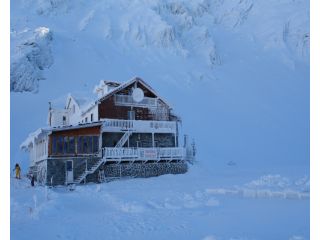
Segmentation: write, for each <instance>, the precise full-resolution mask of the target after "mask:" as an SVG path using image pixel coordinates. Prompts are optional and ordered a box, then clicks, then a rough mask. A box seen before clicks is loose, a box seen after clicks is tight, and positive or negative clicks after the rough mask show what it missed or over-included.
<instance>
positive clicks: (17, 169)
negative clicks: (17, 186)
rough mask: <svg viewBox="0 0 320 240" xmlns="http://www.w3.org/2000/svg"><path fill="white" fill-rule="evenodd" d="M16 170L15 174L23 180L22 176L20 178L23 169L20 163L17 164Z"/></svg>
mask: <svg viewBox="0 0 320 240" xmlns="http://www.w3.org/2000/svg"><path fill="white" fill-rule="evenodd" d="M14 170H15V173H16V178H18V179H20V178H21V176H20V172H21V168H20V166H19V164H18V163H16V166H15V168H14Z"/></svg>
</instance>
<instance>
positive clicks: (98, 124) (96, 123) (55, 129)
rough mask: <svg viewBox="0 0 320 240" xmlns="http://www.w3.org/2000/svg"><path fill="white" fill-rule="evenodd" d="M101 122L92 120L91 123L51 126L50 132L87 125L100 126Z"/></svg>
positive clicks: (85, 126)
mask: <svg viewBox="0 0 320 240" xmlns="http://www.w3.org/2000/svg"><path fill="white" fill-rule="evenodd" d="M101 125H102V122H101V121H98V122H92V123H79V124H78V125H70V126H61V127H53V128H52V129H51V132H58V131H65V130H71V129H79V128H87V127H96V126H101Z"/></svg>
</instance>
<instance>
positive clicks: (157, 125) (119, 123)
mask: <svg viewBox="0 0 320 240" xmlns="http://www.w3.org/2000/svg"><path fill="white" fill-rule="evenodd" d="M101 121H103V122H104V123H103V126H102V131H103V132H121V131H128V130H131V131H135V132H145V133H147V132H150V133H176V122H175V121H148V120H121V119H106V118H105V119H101Z"/></svg>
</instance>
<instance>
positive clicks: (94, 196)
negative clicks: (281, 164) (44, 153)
mask: <svg viewBox="0 0 320 240" xmlns="http://www.w3.org/2000/svg"><path fill="white" fill-rule="evenodd" d="M239 171H240V172H241V173H242V174H241V176H242V177H241V178H239ZM257 174H259V173H258V172H256V171H254V172H252V171H248V169H246V170H241V169H230V168H225V169H219V171H204V170H203V169H202V168H201V167H199V166H193V168H192V169H191V170H190V171H189V172H188V173H187V174H184V175H164V176H160V177H155V178H148V179H126V180H118V181H113V182H109V183H104V184H89V185H85V186H78V187H76V188H75V190H73V191H69V190H68V189H67V188H65V187H56V188H48V187H41V186H37V187H36V188H32V187H31V186H30V184H29V181H27V180H26V179H22V180H16V179H12V180H11V237H12V239H30V236H32V238H33V239H43V238H45V239H48V240H51V239H78V240H82V239H97V240H98V239H199V240H201V239H221V240H231V239H233V240H234V239H275V240H277V239H288V240H291V239H309V237H310V236H309V232H308V226H309V213H308V211H309V204H308V202H309V192H305V191H301V190H297V189H296V188H295V186H294V185H288V186H286V188H281V189H278V190H277V191H274V190H272V188H269V187H264V188H259V189H256V191H250V190H249V189H248V188H247V187H246V185H245V182H246V181H248V179H250V178H253V177H254V176H255V175H257ZM232 175H233V176H232ZM287 176H288V175H287ZM288 178H291V177H288ZM294 179H295V177H294V178H293V179H292V181H293V182H294ZM249 181H250V180H249ZM234 183H236V184H237V186H236V185H233V184H234ZM218 189H219V191H217V190H218Z"/></svg>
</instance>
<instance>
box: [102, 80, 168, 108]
mask: <svg viewBox="0 0 320 240" xmlns="http://www.w3.org/2000/svg"><path fill="white" fill-rule="evenodd" d="M134 82H139V83H141V84H142V85H143V86H144V87H146V88H147V89H148V90H149V91H150V92H152V93H153V94H154V95H156V96H157V97H158V98H159V99H161V101H163V102H164V103H165V104H166V105H168V106H170V105H169V103H168V102H167V101H165V100H164V99H163V98H162V97H160V96H159V94H158V93H157V92H156V91H155V90H154V89H153V88H152V87H151V86H150V85H149V84H147V83H146V82H145V81H143V80H142V79H141V78H139V77H134V78H132V79H130V80H129V81H127V82H124V83H123V84H121V85H120V86H118V87H116V88H114V89H112V90H111V91H110V92H108V93H107V94H106V95H104V96H103V97H101V98H100V99H98V102H99V101H100V102H101V101H103V100H105V99H107V98H108V97H110V96H112V95H113V94H116V93H117V92H119V91H121V90H123V89H125V88H126V87H128V86H130V85H131V84H133V83H134Z"/></svg>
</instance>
